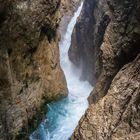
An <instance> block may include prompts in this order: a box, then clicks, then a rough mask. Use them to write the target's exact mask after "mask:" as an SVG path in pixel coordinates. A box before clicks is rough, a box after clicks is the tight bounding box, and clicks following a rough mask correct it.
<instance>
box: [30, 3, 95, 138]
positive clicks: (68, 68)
mask: <svg viewBox="0 0 140 140" xmlns="http://www.w3.org/2000/svg"><path fill="white" fill-rule="evenodd" d="M82 5H83V3H82V4H81V6H80V7H79V9H78V10H77V12H76V13H75V15H74V16H73V18H72V19H71V21H70V23H69V25H68V28H67V31H66V34H65V35H64V38H63V39H62V40H61V41H60V43H59V48H60V63H61V67H62V69H63V71H64V73H65V77H66V80H67V86H68V90H69V94H68V97H66V98H64V99H62V100H60V101H58V102H54V103H51V104H48V113H47V114H46V116H47V118H48V120H46V121H44V122H42V123H41V124H40V127H39V128H38V129H37V130H36V131H35V132H34V133H33V134H32V135H31V136H30V140H68V139H69V138H70V136H71V135H72V133H73V131H74V129H75V128H76V126H77V124H78V121H79V120H80V118H81V117H82V115H83V114H84V112H85V110H86V109H87V107H88V102H87V97H88V96H89V94H90V92H91V91H92V89H93V87H92V86H91V85H90V84H89V83H88V82H87V81H80V70H79V69H77V67H75V66H74V65H73V64H72V63H71V62H70V60H69V57H68V50H69V47H70V44H71V35H72V31H73V28H74V26H75V24H76V20H77V17H78V16H79V14H80V12H81V9H82Z"/></svg>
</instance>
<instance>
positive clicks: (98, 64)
mask: <svg viewBox="0 0 140 140" xmlns="http://www.w3.org/2000/svg"><path fill="white" fill-rule="evenodd" d="M91 3H94V4H91ZM87 6H89V7H90V10H91V9H92V10H91V12H89V11H90V10H89V9H88V8H87ZM139 7H140V2H139V1H131V0H124V1H115V0H107V1H105V0H100V1H96V0H94V1H92V2H91V1H85V3H84V8H83V11H82V13H81V16H80V18H79V20H78V23H77V24H76V26H75V29H74V31H73V37H72V41H73V43H72V46H71V48H70V51H69V56H70V59H71V61H72V62H73V63H74V64H76V65H79V67H81V69H82V70H83V73H82V78H83V79H84V80H86V79H87V80H88V81H90V83H91V84H93V85H94V86H95V88H94V90H93V91H92V93H91V95H90V97H89V98H88V100H89V103H90V104H91V105H90V107H89V109H88V110H87V111H86V113H85V115H84V116H83V118H82V119H81V120H80V122H79V125H78V126H77V128H76V130H75V132H74V134H73V136H72V140H88V139H89V140H94V139H96V140H117V139H119V140H121V139H122V140H124V139H128V140H129V139H140V137H139V127H140V124H139V123H138V122H139V117H138V116H139V113H140V110H139V107H138V106H139V101H138V100H139V93H140V92H139V87H140V85H139V83H140V82H139V68H138V67H140V66H139V55H138V54H139V53H140V47H139V43H140V30H139V29H140V20H139V16H140V15H139V13H140V8H139ZM87 14H89V15H88V16H89V17H90V18H88V16H87ZM90 20H91V21H90ZM91 23H92V24H91ZM86 40H87V42H86ZM137 56H138V57H137ZM136 57H137V58H136ZM88 76H89V77H90V78H89V77H88ZM132 108H133V109H134V110H135V111H136V112H135V111H134V110H133V109H132ZM137 115H138V116H137ZM135 126H136V127H135ZM135 128H136V129H135ZM91 133H92V134H91Z"/></svg>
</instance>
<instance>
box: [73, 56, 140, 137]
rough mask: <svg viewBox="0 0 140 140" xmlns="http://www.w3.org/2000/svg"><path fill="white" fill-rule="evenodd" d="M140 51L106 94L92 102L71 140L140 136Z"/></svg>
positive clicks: (117, 76) (123, 69)
mask: <svg viewBox="0 0 140 140" xmlns="http://www.w3.org/2000/svg"><path fill="white" fill-rule="evenodd" d="M139 67H140V54H139V55H138V57H137V58H136V59H135V60H134V61H133V62H131V63H129V64H127V65H125V66H124V67H123V68H122V69H121V70H120V72H119V73H118V74H117V75H116V76H115V78H114V79H113V81H112V84H111V86H110V88H109V90H108V93H107V95H106V96H105V97H104V98H103V99H102V100H100V101H98V102H97V103H95V104H92V105H91V106H90V107H89V109H88V110H87V112H86V114H85V115H84V116H83V118H82V119H81V120H80V122H79V126H78V127H77V128H76V130H75V132H74V134H73V136H72V138H71V139H72V140H125V139H128V140H134V139H135V140H138V139H140V131H139V130H140V118H139V115H140V108H139V105H140V102H139V99H140V69H139Z"/></svg>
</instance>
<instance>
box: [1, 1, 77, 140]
mask: <svg viewBox="0 0 140 140" xmlns="http://www.w3.org/2000/svg"><path fill="white" fill-rule="evenodd" d="M63 2H64V1H60V0H55V1H50V0H47V1H46V0H0V139H1V140H11V139H15V138H16V136H17V135H22V138H21V137H20V138H18V139H20V140H21V139H24V140H25V139H26V138H25V136H26V134H28V133H29V132H30V128H31V127H32V126H30V125H34V122H33V121H31V120H33V117H34V116H35V115H36V112H39V111H40V110H41V106H42V105H43V104H44V103H46V102H49V101H52V100H58V99H60V98H62V97H65V96H66V95H67V85H66V80H65V77H64V74H63V71H62V70H61V67H60V63H59V48H58V42H59V40H60V34H59V33H58V31H57V28H58V26H59V23H60V20H61V17H62V16H63V15H62V14H64V11H65V10H67V9H69V10H70V8H69V6H70V7H71V8H73V9H75V7H74V6H73V3H74V2H73V1H70V3H69V5H66V3H63ZM76 2H77V1H76ZM63 4H64V5H65V9H63V10H62V9H61V8H63V7H62V5H63ZM67 4H68V3H67ZM76 4H77V3H76ZM71 10H72V9H71ZM62 11H63V12H62ZM35 121H36V120H35ZM27 139H28V138H27Z"/></svg>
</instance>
